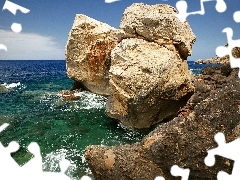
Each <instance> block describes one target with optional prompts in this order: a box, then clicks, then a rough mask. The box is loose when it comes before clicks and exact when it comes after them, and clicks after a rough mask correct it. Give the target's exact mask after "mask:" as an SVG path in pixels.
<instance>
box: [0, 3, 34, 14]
mask: <svg viewBox="0 0 240 180" xmlns="http://www.w3.org/2000/svg"><path fill="white" fill-rule="evenodd" d="M5 9H7V10H9V11H10V12H11V13H12V14H14V15H16V13H17V10H19V11H21V12H22V13H24V14H26V13H29V12H30V10H29V9H27V8H25V7H22V6H19V5H18V4H15V3H13V2H11V1H8V0H6V1H5V4H4V6H3V9H2V10H5Z"/></svg>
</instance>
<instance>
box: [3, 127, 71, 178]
mask: <svg viewBox="0 0 240 180" xmlns="http://www.w3.org/2000/svg"><path fill="white" fill-rule="evenodd" d="M8 125H9V124H7V123H4V124H3V125H1V126H0V132H2V131H3V130H4V129H6V128H7V127H8ZM19 147H20V146H19V144H18V143H17V142H16V141H12V142H10V143H9V145H8V146H7V147H4V146H3V145H2V143H0V169H1V171H0V179H20V180H33V179H36V178H37V179H44V180H53V179H58V180H70V178H69V177H68V176H67V175H66V174H65V172H66V170H67V169H68V167H69V165H70V161H68V160H66V159H64V158H63V159H62V160H61V161H60V163H59V166H60V170H61V172H44V171H43V170H42V156H41V151H40V147H39V145H38V144H37V143H35V142H32V143H30V144H29V146H28V151H29V152H30V153H32V154H33V155H34V157H33V158H32V159H30V160H29V161H28V162H27V163H26V164H24V165H23V166H22V167H21V166H19V165H18V163H17V162H16V161H15V160H14V159H13V158H12V157H11V153H14V152H17V151H18V150H19Z"/></svg>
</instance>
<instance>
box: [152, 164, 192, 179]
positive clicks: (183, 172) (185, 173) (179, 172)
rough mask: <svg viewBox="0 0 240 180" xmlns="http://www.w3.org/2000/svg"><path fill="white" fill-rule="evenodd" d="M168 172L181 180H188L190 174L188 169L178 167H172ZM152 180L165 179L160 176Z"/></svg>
mask: <svg viewBox="0 0 240 180" xmlns="http://www.w3.org/2000/svg"><path fill="white" fill-rule="evenodd" d="M170 172H171V174H172V175H173V176H175V177H178V176H180V177H182V180H188V178H189V174H190V170H189V169H183V168H180V167H179V166H178V165H173V166H172V167H171V171H170ZM154 180H165V178H164V177H162V176H157V177H156V178H155V179H154Z"/></svg>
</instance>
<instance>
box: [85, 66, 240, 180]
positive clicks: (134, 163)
mask: <svg viewBox="0 0 240 180" xmlns="http://www.w3.org/2000/svg"><path fill="white" fill-rule="evenodd" d="M217 71H218V72H217V73H218V75H219V76H220V75H222V80H223V81H222V84H221V85H220V86H214V83H215V84H216V83H217V81H218V80H217V78H216V77H215V78H213V79H210V80H209V81H208V80H207V79H209V75H214V73H213V72H214V70H213V69H212V70H210V69H208V70H206V71H205V72H204V74H203V75H200V76H197V79H196V81H199V78H201V79H202V81H201V84H202V86H205V87H206V86H210V88H209V90H208V91H205V90H204V88H200V86H201V85H199V84H198V86H199V87H196V92H195V94H196V96H198V97H200V98H198V99H195V102H193V100H189V104H190V106H192V107H193V109H192V111H191V112H190V113H189V114H188V115H185V116H182V117H176V118H174V119H173V120H171V121H169V122H167V123H164V124H161V125H159V126H158V127H157V128H156V129H155V130H153V131H152V132H151V133H150V134H149V135H147V136H146V137H145V138H144V139H143V140H142V141H141V142H139V143H135V144H133V145H120V146H113V147H106V146H89V147H87V149H86V152H85V157H86V160H87V162H88V163H89V166H90V168H91V170H92V172H93V174H94V176H95V178H96V179H98V180H102V179H109V180H111V179H121V180H129V179H133V180H135V179H136V180H141V179H144V180H153V179H154V178H155V177H156V176H163V177H165V179H166V180H174V179H176V177H173V176H172V175H171V174H170V170H171V167H172V166H173V165H175V164H176V165H178V166H180V167H182V168H189V169H190V177H189V179H197V180H202V179H204V180H206V179H209V180H211V179H217V173H218V172H219V171H226V172H227V173H229V174H231V171H232V167H233V161H232V160H229V159H225V158H223V157H220V156H215V158H216V163H215V165H214V166H212V167H208V166H206V165H205V163H204V159H205V157H206V156H207V151H208V150H210V149H213V148H216V147H217V146H218V144H217V143H216V142H215V140H214V136H215V134H216V133H218V132H223V133H224V135H225V136H226V141H227V142H230V141H233V140H235V139H236V138H238V137H239V136H240V131H239V129H240V128H239V127H240V112H239V97H240V79H239V78H237V71H235V70H234V71H232V72H230V73H226V68H223V69H220V70H219V69H217ZM219 72H221V74H219ZM218 84H219V83H218ZM107 152H111V153H110V155H111V156H110V155H109V153H107ZM109 156H110V157H112V158H109ZM109 161H111V162H112V163H111V166H108V164H109Z"/></svg>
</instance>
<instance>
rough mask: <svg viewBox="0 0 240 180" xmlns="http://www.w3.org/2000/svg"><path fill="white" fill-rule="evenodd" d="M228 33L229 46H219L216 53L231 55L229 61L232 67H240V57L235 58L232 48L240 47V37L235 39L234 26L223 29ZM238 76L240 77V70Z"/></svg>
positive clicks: (220, 55)
mask: <svg viewBox="0 0 240 180" xmlns="http://www.w3.org/2000/svg"><path fill="white" fill-rule="evenodd" d="M222 32H224V33H226V36H227V41H228V46H227V47H225V46H219V47H217V48H216V55H217V56H219V57H223V56H225V55H229V61H230V66H231V68H240V58H235V57H233V55H232V50H233V48H235V47H240V39H238V40H233V39H232V37H233V30H232V28H229V27H227V28H224V29H223V31H222ZM238 77H240V72H239V73H238Z"/></svg>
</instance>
